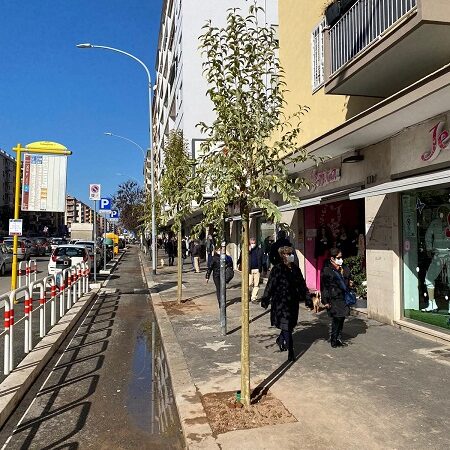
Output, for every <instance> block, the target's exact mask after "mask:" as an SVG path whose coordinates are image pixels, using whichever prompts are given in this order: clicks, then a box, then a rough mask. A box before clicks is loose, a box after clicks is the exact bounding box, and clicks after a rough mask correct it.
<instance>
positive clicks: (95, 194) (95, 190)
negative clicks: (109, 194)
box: [89, 184, 101, 200]
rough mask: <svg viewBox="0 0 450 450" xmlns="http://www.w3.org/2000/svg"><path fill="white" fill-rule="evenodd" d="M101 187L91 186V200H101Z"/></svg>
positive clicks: (97, 185)
mask: <svg viewBox="0 0 450 450" xmlns="http://www.w3.org/2000/svg"><path fill="white" fill-rule="evenodd" d="M100 198H101V186H100V185H99V184H90V185H89V200H100Z"/></svg>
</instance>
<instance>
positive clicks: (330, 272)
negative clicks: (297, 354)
mask: <svg viewBox="0 0 450 450" xmlns="http://www.w3.org/2000/svg"><path fill="white" fill-rule="evenodd" d="M320 287H321V299H322V303H323V304H324V305H325V307H326V308H327V309H328V315H329V316H330V317H331V335H330V342H331V346H332V347H333V348H336V347H344V346H346V344H344V343H343V342H342V328H343V327H344V321H345V318H346V317H347V316H349V315H350V307H349V306H348V305H347V304H346V302H345V289H344V287H346V288H349V287H351V281H350V269H349V268H348V267H347V266H345V265H344V264H343V260H342V252H341V251H340V250H339V249H338V248H332V249H331V250H330V259H328V260H327V261H325V264H324V267H323V270H322V275H321V281H320Z"/></svg>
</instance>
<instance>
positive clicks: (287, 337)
mask: <svg viewBox="0 0 450 450" xmlns="http://www.w3.org/2000/svg"><path fill="white" fill-rule="evenodd" d="M280 340H282V342H284V345H285V346H286V348H287V349H288V352H289V353H294V340H293V338H292V331H287V330H282V331H281V333H280Z"/></svg>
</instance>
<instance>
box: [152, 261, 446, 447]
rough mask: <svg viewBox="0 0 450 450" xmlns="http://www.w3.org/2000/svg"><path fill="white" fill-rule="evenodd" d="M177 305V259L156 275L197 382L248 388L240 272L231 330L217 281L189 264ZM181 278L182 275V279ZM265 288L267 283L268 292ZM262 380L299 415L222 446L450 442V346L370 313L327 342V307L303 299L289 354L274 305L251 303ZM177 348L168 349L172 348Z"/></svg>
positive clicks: (225, 439)
mask: <svg viewBox="0 0 450 450" xmlns="http://www.w3.org/2000/svg"><path fill="white" fill-rule="evenodd" d="M184 270H185V273H184V274H183V284H184V289H183V299H187V300H188V301H187V302H186V303H184V304H181V305H177V304H176V303H175V300H176V289H175V288H174V286H175V285H176V266H175V267H171V266H165V267H163V268H160V269H158V275H157V276H156V277H155V278H154V281H155V282H156V283H160V282H162V283H161V285H159V286H158V287H157V290H158V291H159V294H160V297H161V300H162V302H163V304H164V305H165V307H166V311H167V313H168V316H169V318H170V321H171V325H172V327H173V331H174V333H175V336H176V339H177V341H178V344H179V345H180V347H181V349H182V352H183V355H184V358H185V361H186V364H187V367H188V369H189V372H190V375H191V378H192V381H193V383H194V384H195V388H196V389H197V390H198V392H199V393H200V394H202V395H204V394H207V393H211V392H225V391H236V390H238V389H239V388H240V311H241V303H240V276H239V273H238V272H235V277H234V279H233V280H232V281H231V282H230V284H229V288H228V289H227V304H228V306H227V317H228V334H227V336H222V335H221V333H220V323H219V308H218V305H217V300H216V296H215V288H214V284H213V283H212V280H211V281H210V282H209V283H208V284H207V283H206V280H205V271H204V270H203V271H202V272H201V273H200V274H196V273H194V272H192V271H191V270H190V265H187V264H185V265H184ZM174 283H175V284H174ZM262 290H263V287H261V289H260V296H261V295H262ZM250 317H251V324H250V336H251V343H250V352H251V381H252V388H255V387H257V386H258V385H261V386H264V387H270V391H271V392H272V394H273V395H275V396H276V397H277V398H278V399H279V400H281V401H282V402H283V404H284V405H285V407H286V408H287V409H288V410H289V411H290V412H291V413H292V414H293V415H294V416H295V418H296V419H297V422H295V423H291V424H283V425H274V426H266V427H263V428H258V429H252V430H237V431H232V432H228V433H224V434H221V435H219V436H217V437H216V443H217V444H219V445H220V447H221V448H222V449H228V448H229V449H232V448H241V449H246V448H249V449H250V448H251V449H271V448H277V447H284V448H286V449H291V448H292V449H294V448H308V449H309V448H317V449H326V448H333V449H341V448H342V449H344V448H345V449H361V448H365V449H391V448H392V449H394V448H395V449H403V448H405V449H406V448H408V449H423V448H433V449H444V448H445V449H447V448H450V433H449V429H450V408H449V406H448V399H449V397H450V360H449V358H448V357H446V356H445V355H446V353H445V351H443V352H439V351H438V352H436V350H446V348H448V347H445V346H444V345H440V344H437V343H436V342H433V341H430V340H426V339H423V338H421V337H418V336H415V335H412V334H409V333H407V332H405V331H401V330H398V329H396V328H394V327H392V326H390V325H386V324H382V323H379V322H376V321H374V320H368V319H366V318H364V317H361V316H358V317H350V318H349V319H348V320H347V321H346V323H345V326H344V333H343V337H344V339H345V340H346V341H347V342H348V344H349V345H348V347H345V348H337V349H332V348H331V346H330V345H329V343H328V342H327V338H328V329H329V319H328V316H327V314H326V312H322V313H320V314H317V315H316V314H314V313H312V312H309V311H308V310H307V309H306V308H305V307H304V306H303V305H302V306H301V308H300V318H299V325H298V327H297V328H296V331H295V333H294V342H295V350H296V355H297V360H296V361H295V363H293V364H288V363H287V362H286V357H287V355H286V353H281V352H279V351H278V347H277V346H276V344H275V338H276V336H277V335H278V333H279V331H278V330H277V329H275V328H272V327H270V317H269V314H268V311H265V310H264V309H262V308H261V306H260V305H259V304H250ZM166 351H167V349H166Z"/></svg>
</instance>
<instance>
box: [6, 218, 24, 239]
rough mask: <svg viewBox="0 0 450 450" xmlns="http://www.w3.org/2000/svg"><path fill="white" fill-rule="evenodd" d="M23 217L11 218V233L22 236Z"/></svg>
mask: <svg viewBox="0 0 450 450" xmlns="http://www.w3.org/2000/svg"><path fill="white" fill-rule="evenodd" d="M22 223H23V222H22V219H9V235H10V236H22Z"/></svg>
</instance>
